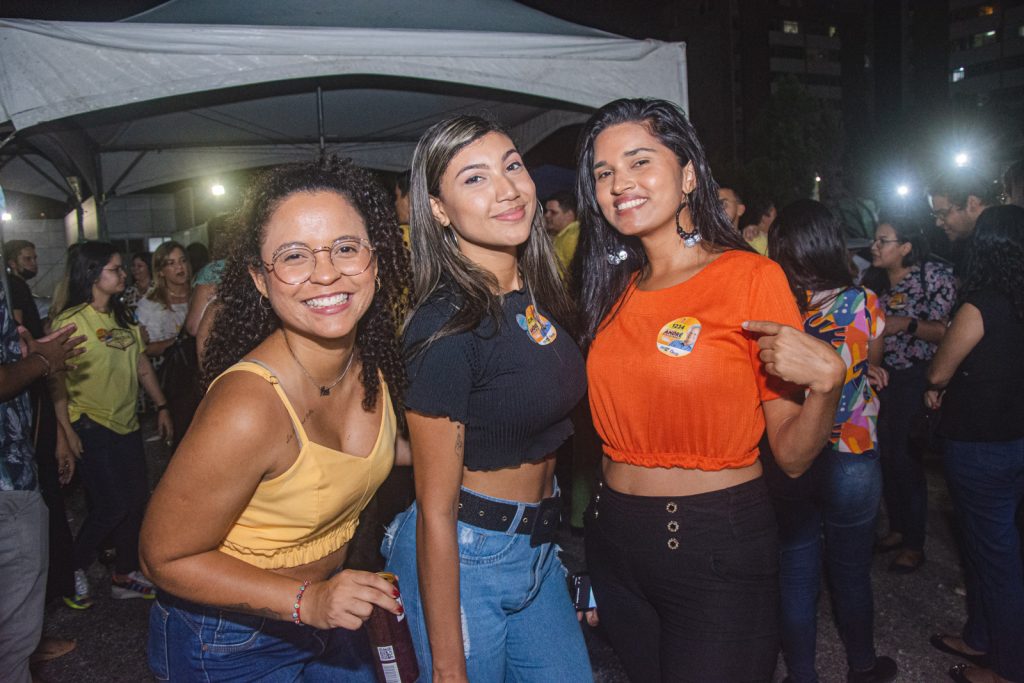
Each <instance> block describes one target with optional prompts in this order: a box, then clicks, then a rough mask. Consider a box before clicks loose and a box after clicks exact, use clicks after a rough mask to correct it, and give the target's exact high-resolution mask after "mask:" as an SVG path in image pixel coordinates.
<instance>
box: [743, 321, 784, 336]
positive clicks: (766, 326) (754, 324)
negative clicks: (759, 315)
mask: <svg viewBox="0 0 1024 683" xmlns="http://www.w3.org/2000/svg"><path fill="white" fill-rule="evenodd" d="M784 327H785V325H782V324H780V323H776V322H772V321H771V320H744V321H743V329H745V330H746V331H748V332H755V333H757V334H778V333H779V332H780V331H781V330H782V329H783V328H784Z"/></svg>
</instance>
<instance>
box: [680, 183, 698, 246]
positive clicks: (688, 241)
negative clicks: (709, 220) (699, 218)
mask: <svg viewBox="0 0 1024 683" xmlns="http://www.w3.org/2000/svg"><path fill="white" fill-rule="evenodd" d="M684 196H685V199H683V201H682V203H680V204H679V208H678V209H676V232H677V233H679V239H681V240H683V245H684V246H685V247H686V248H687V249H689V248H691V247H695V246H697V242H700V232H698V231H697V228H696V227H694V229H693V232H686V230H684V229H683V226H681V225H679V214H681V213H682V212H683V209H685V208H686V207H687V206H689V205H690V195H684Z"/></svg>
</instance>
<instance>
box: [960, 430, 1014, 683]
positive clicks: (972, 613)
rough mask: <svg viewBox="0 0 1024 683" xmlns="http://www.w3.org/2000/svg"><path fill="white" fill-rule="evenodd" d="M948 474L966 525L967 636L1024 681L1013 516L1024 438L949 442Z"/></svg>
mask: <svg viewBox="0 0 1024 683" xmlns="http://www.w3.org/2000/svg"><path fill="white" fill-rule="evenodd" d="M944 455H945V457H944V460H945V465H946V479H947V480H948V482H949V490H950V493H951V494H952V496H953V505H954V507H955V508H956V512H957V516H958V517H959V519H960V525H961V529H962V531H963V545H964V553H965V557H964V560H965V562H964V564H965V569H966V578H967V623H966V624H965V625H964V630H963V638H964V642H966V643H967V644H968V645H970V646H971V647H972V648H974V649H976V650H980V651H981V652H987V653H988V655H989V657H990V659H991V661H992V668H993V669H994V670H995V672H996V673H998V674H999V675H1000V676H1002V677H1003V678H1006V679H1008V680H1011V681H1024V569H1022V567H1021V555H1020V544H1021V539H1020V534H1019V533H1018V531H1017V527H1016V525H1015V522H1014V515H1015V514H1016V511H1017V507H1018V506H1019V505H1020V504H1021V500H1022V499H1024V439H1019V440H1017V441H993V442H969V441H953V440H949V441H947V442H946V446H945V454H944Z"/></svg>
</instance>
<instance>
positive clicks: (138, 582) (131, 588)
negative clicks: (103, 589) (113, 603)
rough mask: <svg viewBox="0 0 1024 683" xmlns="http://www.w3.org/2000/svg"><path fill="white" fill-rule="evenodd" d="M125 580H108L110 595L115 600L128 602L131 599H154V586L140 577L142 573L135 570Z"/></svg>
mask: <svg viewBox="0 0 1024 683" xmlns="http://www.w3.org/2000/svg"><path fill="white" fill-rule="evenodd" d="M126 576H127V578H125V579H115V578H113V577H111V579H110V582H111V583H110V594H111V596H113V597H114V598H116V599H117V600H128V599H131V598H142V599H144V600H152V599H153V598H155V597H156V586H154V585H153V583H152V582H151V581H150V580H149V579H147V578H146V577H145V576H143V575H142V572H140V571H138V570H135V571H133V572H131V573H130V574H127V575H126Z"/></svg>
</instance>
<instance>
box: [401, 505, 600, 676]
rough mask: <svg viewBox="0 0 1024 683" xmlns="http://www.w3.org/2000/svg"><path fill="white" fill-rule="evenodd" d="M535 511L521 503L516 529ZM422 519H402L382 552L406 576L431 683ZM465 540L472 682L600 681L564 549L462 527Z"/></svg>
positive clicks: (462, 594) (466, 639)
mask: <svg viewBox="0 0 1024 683" xmlns="http://www.w3.org/2000/svg"><path fill="white" fill-rule="evenodd" d="M474 494H475V495H477V496H480V494H479V493H475V492H474ZM480 497H481V498H486V497H487V496H480ZM491 500H500V499H493V498H492V499H491ZM501 502H504V503H513V504H514V503H515V502H514V501H506V500H502V501H501ZM530 509H531V508H530V507H529V506H526V505H522V504H520V510H521V512H520V513H519V514H517V515H516V518H515V519H513V520H510V528H512V529H514V528H515V527H516V525H518V523H519V518H520V517H521V516H522V514H523V512H524V511H525V512H527V513H529V510H530ZM416 517H417V510H416V504H415V503H413V504H412V506H410V507H409V509H408V510H406V511H405V512H402V513H401V514H399V515H398V516H397V517H395V520H394V521H393V522H392V523H391V526H390V527H389V528H388V531H387V534H386V535H385V537H384V543H383V544H382V545H381V553H382V554H383V555H384V557H385V558H387V567H386V569H387V571H389V572H393V573H395V574H396V575H397V576H398V580H399V588H400V589H401V591H402V604H404V605H405V613H406V615H408V617H409V618H408V621H409V629H410V631H411V632H412V640H413V643H414V644H415V646H416V658H417V659H418V660H419V665H420V680H421V681H422V682H423V683H429V681H431V680H432V678H433V662H432V659H431V656H430V641H429V639H428V637H427V626H426V622H425V620H424V617H423V603H422V600H421V599H420V586H419V578H418V577H419V575H418V573H417V570H416ZM457 533H458V542H459V598H460V601H461V610H462V641H463V646H464V648H465V655H466V672H467V674H468V675H469V680H471V681H473V683H484V682H488V681H493V682H495V683H504V682H505V681H536V683H550V682H551V681H559V683H572V682H573V681H592V680H593V675H592V674H591V669H590V659H589V657H588V655H587V648H586V645H585V644H584V642H583V634H582V632H581V631H580V625H579V624H578V623H577V621H576V612H575V610H574V609H573V606H572V602H571V601H570V599H569V589H568V585H567V583H566V576H565V568H564V567H563V566H562V562H561V560H559V559H558V546H556V545H555V544H554V543H544V544H542V545H539V546H537V547H536V548H531V547H530V537H529V536H527V535H524V534H516V533H510V532H505V531H489V530H486V529H481V528H479V527H475V526H471V525H469V524H466V523H464V522H459V523H458V530H457Z"/></svg>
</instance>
